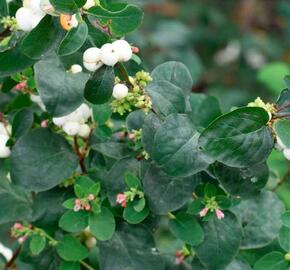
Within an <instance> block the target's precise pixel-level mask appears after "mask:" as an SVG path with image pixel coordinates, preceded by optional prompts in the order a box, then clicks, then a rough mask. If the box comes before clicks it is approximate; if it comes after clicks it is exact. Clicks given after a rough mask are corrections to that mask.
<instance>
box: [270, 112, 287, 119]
mask: <svg viewBox="0 0 290 270" xmlns="http://www.w3.org/2000/svg"><path fill="white" fill-rule="evenodd" d="M289 116H290V113H285V114H280V115H275V116H274V117H273V119H280V118H286V117H289Z"/></svg>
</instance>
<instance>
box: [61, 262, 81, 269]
mask: <svg viewBox="0 0 290 270" xmlns="http://www.w3.org/2000/svg"><path fill="white" fill-rule="evenodd" d="M60 270H81V265H80V263H78V262H61V264H60Z"/></svg>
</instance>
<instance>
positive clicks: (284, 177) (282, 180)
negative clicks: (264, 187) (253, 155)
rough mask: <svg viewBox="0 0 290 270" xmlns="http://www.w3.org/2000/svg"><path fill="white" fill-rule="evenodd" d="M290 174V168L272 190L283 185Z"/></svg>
mask: <svg viewBox="0 0 290 270" xmlns="http://www.w3.org/2000/svg"><path fill="white" fill-rule="evenodd" d="M289 176H290V169H289V170H288V171H287V172H286V173H285V175H284V176H283V177H282V179H281V180H280V181H279V182H278V183H277V185H276V186H275V187H274V188H273V189H272V191H274V192H275V191H276V190H277V189H278V188H279V187H280V186H281V185H283V184H284V183H285V182H286V181H287V180H288V177H289Z"/></svg>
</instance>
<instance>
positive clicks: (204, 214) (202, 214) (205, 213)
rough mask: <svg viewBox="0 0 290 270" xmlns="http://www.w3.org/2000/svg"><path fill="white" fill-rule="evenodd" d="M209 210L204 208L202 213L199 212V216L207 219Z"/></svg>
mask: <svg viewBox="0 0 290 270" xmlns="http://www.w3.org/2000/svg"><path fill="white" fill-rule="evenodd" d="M208 210H209V209H208V208H206V207H205V208H203V209H202V210H201V211H200V212H199V215H200V216H201V217H205V216H206V215H207V212H208Z"/></svg>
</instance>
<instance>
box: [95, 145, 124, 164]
mask: <svg viewBox="0 0 290 270" xmlns="http://www.w3.org/2000/svg"><path fill="white" fill-rule="evenodd" d="M92 149H94V150H95V151H98V152H100V153H102V154H103V155H104V156H106V157H110V158H113V159H117V160H119V159H122V158H124V157H127V156H129V155H130V152H129V149H128V145H127V143H121V142H103V143H96V144H93V145H92Z"/></svg>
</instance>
